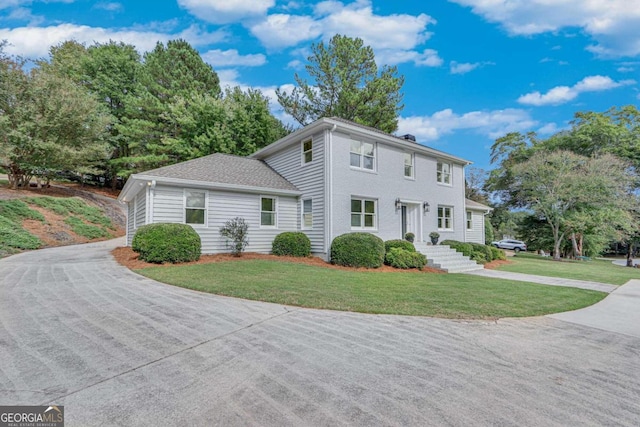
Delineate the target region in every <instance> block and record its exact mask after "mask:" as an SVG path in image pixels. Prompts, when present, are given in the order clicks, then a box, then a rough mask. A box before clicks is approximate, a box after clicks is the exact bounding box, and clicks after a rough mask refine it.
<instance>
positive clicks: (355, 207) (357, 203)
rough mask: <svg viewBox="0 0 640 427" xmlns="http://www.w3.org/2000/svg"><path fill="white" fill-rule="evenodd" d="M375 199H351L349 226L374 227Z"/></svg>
mask: <svg viewBox="0 0 640 427" xmlns="http://www.w3.org/2000/svg"><path fill="white" fill-rule="evenodd" d="M376 223H377V221H376V201H375V200H370V199H360V198H357V199H356V198H352V199H351V228H376Z"/></svg>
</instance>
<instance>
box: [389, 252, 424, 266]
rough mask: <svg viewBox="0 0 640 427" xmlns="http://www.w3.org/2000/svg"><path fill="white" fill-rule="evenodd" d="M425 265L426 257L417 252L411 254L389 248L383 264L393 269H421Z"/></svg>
mask: <svg viewBox="0 0 640 427" xmlns="http://www.w3.org/2000/svg"><path fill="white" fill-rule="evenodd" d="M426 263H427V257H425V256H424V255H423V254H421V253H419V252H415V250H414V252H411V251H407V250H404V249H401V248H391V249H390V250H389V252H387V254H386V255H385V264H387V265H390V266H391V267H395V268H402V269H407V268H418V269H422V267H424V266H425V264H426Z"/></svg>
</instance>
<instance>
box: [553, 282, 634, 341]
mask: <svg viewBox="0 0 640 427" xmlns="http://www.w3.org/2000/svg"><path fill="white" fill-rule="evenodd" d="M548 317H551V318H554V319H558V320H562V321H565V322H570V323H575V324H578V325H583V326H589V327H592V328H597V329H602V330H604V331H610V332H617V333H619V334H625V335H631V336H634V337H638V338H640V280H629V281H628V282H627V283H626V284H624V285H622V286H620V287H618V289H616V290H615V291H614V292H611V294H610V295H609V296H608V297H606V298H605V299H603V300H602V301H600V302H599V303H597V304H594V305H592V306H590V307H586V308H583V309H580V310H575V311H568V312H566V313H558V314H551V315H549V316H548Z"/></svg>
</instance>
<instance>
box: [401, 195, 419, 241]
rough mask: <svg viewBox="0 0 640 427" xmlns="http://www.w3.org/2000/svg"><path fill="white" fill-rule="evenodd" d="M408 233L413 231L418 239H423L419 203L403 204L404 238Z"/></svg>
mask: <svg viewBox="0 0 640 427" xmlns="http://www.w3.org/2000/svg"><path fill="white" fill-rule="evenodd" d="M407 233H413V234H414V235H415V236H416V241H417V242H419V241H421V240H422V234H421V233H420V205H419V204H417V203H403V204H402V237H401V238H402V239H404V236H405V235H406V234H407Z"/></svg>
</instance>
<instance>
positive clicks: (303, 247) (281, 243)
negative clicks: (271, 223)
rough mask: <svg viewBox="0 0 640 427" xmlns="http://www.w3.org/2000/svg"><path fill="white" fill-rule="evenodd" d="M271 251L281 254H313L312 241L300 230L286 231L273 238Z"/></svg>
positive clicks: (303, 255)
mask: <svg viewBox="0 0 640 427" xmlns="http://www.w3.org/2000/svg"><path fill="white" fill-rule="evenodd" d="M271 252H273V254H274V255H279V256H299V257H307V256H310V255H311V241H310V240H309V238H308V237H307V235H306V234H304V233H302V232H300V231H286V232H284V233H280V234H278V235H277V236H276V238H275V239H273V245H272V246H271Z"/></svg>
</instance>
